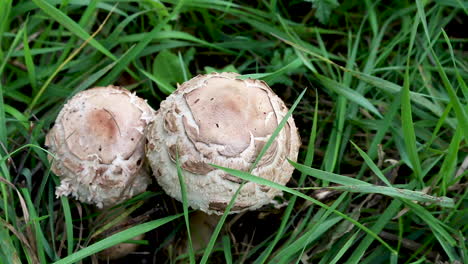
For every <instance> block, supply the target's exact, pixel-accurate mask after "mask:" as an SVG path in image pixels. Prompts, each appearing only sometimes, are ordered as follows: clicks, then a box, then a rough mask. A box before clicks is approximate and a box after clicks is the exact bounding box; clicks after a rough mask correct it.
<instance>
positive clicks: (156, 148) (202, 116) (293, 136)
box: [147, 73, 300, 214]
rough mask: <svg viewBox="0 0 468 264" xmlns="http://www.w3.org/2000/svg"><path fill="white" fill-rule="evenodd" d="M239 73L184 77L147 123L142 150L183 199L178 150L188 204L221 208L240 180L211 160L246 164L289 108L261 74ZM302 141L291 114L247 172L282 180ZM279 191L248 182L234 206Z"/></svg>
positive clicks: (253, 205) (251, 204) (263, 200)
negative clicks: (246, 76)
mask: <svg viewBox="0 0 468 264" xmlns="http://www.w3.org/2000/svg"><path fill="white" fill-rule="evenodd" d="M237 76H239V75H238V74H236V73H212V74H207V75H199V76H197V77H195V78H193V79H191V80H189V81H187V82H185V83H183V84H182V85H181V86H180V87H179V88H178V89H177V90H176V91H175V92H174V93H173V94H172V95H170V96H169V97H168V98H167V99H166V100H165V101H163V102H161V106H160V109H159V110H158V111H157V113H156V116H155V121H154V122H153V123H152V124H150V126H149V129H148V133H147V138H148V145H147V156H148V160H149V162H150V165H151V167H152V168H153V173H154V175H155V177H156V179H157V181H158V183H159V184H160V185H161V187H162V188H163V189H164V190H165V191H166V193H168V194H169V195H170V196H172V197H174V198H176V199H177V200H179V201H181V200H182V199H181V192H180V185H179V181H178V176H177V167H176V162H175V161H176V152H178V155H179V160H180V164H181V167H182V169H183V172H184V179H185V183H186V189H187V200H188V203H189V205H190V206H191V207H193V208H195V209H200V210H202V211H204V212H207V213H209V214H213V213H214V214H222V213H223V212H224V210H225V208H226V207H227V205H228V203H229V201H230V200H231V198H232V196H233V195H234V193H235V192H236V190H237V189H238V187H239V186H240V183H241V179H239V178H237V177H235V176H233V175H230V174H227V173H226V172H224V171H222V170H219V169H215V168H213V167H212V166H210V165H209V164H210V163H211V164H217V165H220V166H223V167H228V168H232V169H238V170H243V171H248V170H249V169H250V167H251V166H252V164H253V162H254V161H255V159H256V157H257V155H258V154H259V153H260V151H261V149H262V148H263V146H264V145H265V143H266V142H267V140H268V139H269V137H270V136H271V134H272V133H273V131H274V130H275V129H276V127H277V126H278V124H279V123H280V122H281V120H282V118H283V117H284V116H285V115H286V114H287V111H288V109H287V107H286V106H285V104H284V103H283V101H282V100H281V99H280V98H279V97H278V96H277V95H276V94H275V93H274V92H273V91H272V90H271V89H270V88H269V87H268V85H267V84H266V83H265V82H263V81H259V80H253V79H246V80H241V79H237V78H236V77H237ZM299 146H300V139H299V135H298V132H297V128H296V126H295V124H294V120H293V118H292V117H290V118H289V119H288V121H287V122H286V125H285V126H284V127H283V129H282V130H281V131H280V133H279V135H278V136H277V137H276V138H275V141H274V142H273V144H272V145H271V146H270V148H269V149H268V151H267V152H266V154H265V155H264V156H263V157H262V159H261V160H260V162H259V163H258V165H257V167H256V168H255V169H254V170H253V171H252V174H254V175H257V176H259V177H262V178H265V179H268V180H271V181H274V182H276V183H279V184H283V185H284V184H286V183H287V182H288V181H289V179H290V177H291V174H292V172H293V170H294V168H293V167H292V166H291V165H290V164H289V163H288V161H287V159H291V160H294V161H296V160H297V155H298V151H299ZM281 194H282V192H281V191H280V190H277V189H273V188H269V187H267V186H263V185H258V184H255V183H253V182H248V183H246V184H245V185H244V187H243V188H242V190H241V192H240V193H239V195H238V197H237V200H236V203H235V204H234V207H233V208H232V211H231V212H232V213H236V212H241V211H245V210H255V209H257V208H259V207H261V206H263V205H265V204H268V203H271V202H272V200H273V198H274V197H275V196H278V195H281Z"/></svg>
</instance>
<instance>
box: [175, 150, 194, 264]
mask: <svg viewBox="0 0 468 264" xmlns="http://www.w3.org/2000/svg"><path fill="white" fill-rule="evenodd" d="M176 166H177V177H178V178H179V185H180V193H181V194H182V206H183V210H184V220H185V227H186V228H187V237H188V245H189V252H188V253H189V259H190V263H192V264H194V263H195V253H194V251H193V243H192V235H191V233H190V220H189V211H188V201H187V188H186V187H185V180H184V175H183V172H182V168H181V167H180V160H179V150H178V149H177V150H176Z"/></svg>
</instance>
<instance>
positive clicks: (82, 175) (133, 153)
mask: <svg viewBox="0 0 468 264" xmlns="http://www.w3.org/2000/svg"><path fill="white" fill-rule="evenodd" d="M153 118H154V110H153V109H152V108H151V107H150V106H149V105H148V104H147V103H146V102H145V101H144V100H143V99H141V98H139V97H137V96H136V95H135V94H132V93H130V92H129V91H128V90H126V89H123V88H119V87H116V86H107V87H96V88H93V89H89V90H86V91H83V92H80V93H78V94H76V95H75V96H74V97H72V98H71V99H70V100H69V101H68V102H67V103H66V104H65V105H64V107H63V108H62V110H61V111H60V113H59V115H58V117H57V120H56V121H55V125H54V126H53V128H52V129H51V130H50V131H49V133H48V134H47V137H46V145H47V146H48V147H49V150H50V151H51V152H52V153H54V154H55V160H54V161H53V163H52V171H53V172H54V173H55V174H57V176H59V178H60V186H58V187H57V189H56V195H57V196H62V195H65V196H68V195H72V196H73V197H74V198H76V199H78V200H80V201H81V202H84V203H89V204H94V205H96V206H97V207H98V208H99V209H100V210H101V212H102V213H104V215H105V214H107V213H108V212H107V210H103V209H102V208H108V207H111V206H114V205H116V204H118V203H119V202H122V201H124V200H126V199H129V198H131V197H132V196H134V195H136V194H139V193H141V192H144V191H145V190H146V187H147V185H148V183H149V182H150V178H149V175H148V170H147V167H146V166H145V165H144V160H145V143H146V139H145V136H144V133H145V131H146V128H147V125H148V124H149V123H150V122H151V121H152V120H153ZM49 159H50V160H52V159H53V157H52V156H49ZM127 220H128V219H127V218H125V219H123V220H122V221H120V225H123V224H124V223H125V222H126V221H127ZM128 227H129V226H127V227H126V228H128ZM126 228H124V229H126ZM142 237H143V235H140V236H137V237H135V238H134V239H136V240H138V239H141V238H142ZM136 247H137V245H136V244H131V243H121V244H118V245H115V246H113V247H111V248H108V249H106V250H104V251H103V252H101V253H99V254H98V256H99V257H100V258H103V259H116V258H120V257H123V256H125V255H127V254H128V253H130V252H133V251H134V250H135V249H136Z"/></svg>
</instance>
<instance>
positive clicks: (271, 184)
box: [211, 164, 396, 253]
mask: <svg viewBox="0 0 468 264" xmlns="http://www.w3.org/2000/svg"><path fill="white" fill-rule="evenodd" d="M211 166H213V167H215V168H217V169H221V170H223V171H225V172H227V173H229V174H231V175H233V176H236V177H238V178H241V179H242V180H244V181H250V182H254V183H257V184H261V185H266V186H269V187H272V188H275V189H278V190H281V191H283V192H287V193H290V194H293V195H296V196H298V197H300V198H302V199H305V200H307V201H310V202H312V203H314V204H316V205H318V206H320V207H322V208H325V209H327V210H332V212H333V213H334V214H337V215H339V216H341V217H342V218H343V219H345V220H347V221H349V222H351V223H352V224H354V225H356V226H357V227H359V228H360V229H362V230H364V231H365V232H367V233H368V234H370V235H371V236H372V237H374V238H375V239H377V240H378V241H379V242H380V243H382V245H384V246H385V247H387V248H388V250H390V251H391V252H395V253H396V251H395V250H394V249H393V248H392V247H391V246H390V245H388V244H387V243H386V242H385V241H383V240H382V239H381V238H380V237H379V236H378V235H377V234H375V233H374V232H373V231H371V230H370V229H368V228H367V227H366V226H364V225H362V224H361V223H359V222H357V221H356V220H354V219H352V218H351V217H349V216H347V215H346V214H344V213H342V212H340V211H337V210H333V209H331V208H330V207H329V206H328V205H325V204H324V203H322V202H319V201H318V200H315V199H313V198H311V197H309V196H307V195H305V194H303V193H301V192H299V191H296V190H293V189H291V188H289V187H286V186H283V185H281V184H278V183H276V182H272V181H269V180H266V179H263V178H260V177H257V176H254V175H252V174H250V173H248V172H244V171H239V170H234V169H229V168H225V167H221V166H217V165H214V164H211Z"/></svg>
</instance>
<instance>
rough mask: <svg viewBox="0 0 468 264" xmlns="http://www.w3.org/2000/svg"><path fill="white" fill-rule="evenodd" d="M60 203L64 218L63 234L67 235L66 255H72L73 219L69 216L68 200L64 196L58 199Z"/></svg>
mask: <svg viewBox="0 0 468 264" xmlns="http://www.w3.org/2000/svg"><path fill="white" fill-rule="evenodd" d="M60 203H61V204H62V208H63V215H64V217H65V233H66V234H67V254H68V255H71V254H72V253H73V248H74V245H73V218H72V215H71V210H70V204H69V203H68V198H67V197H65V196H62V197H60Z"/></svg>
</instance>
